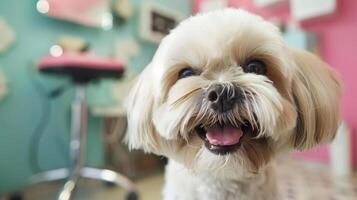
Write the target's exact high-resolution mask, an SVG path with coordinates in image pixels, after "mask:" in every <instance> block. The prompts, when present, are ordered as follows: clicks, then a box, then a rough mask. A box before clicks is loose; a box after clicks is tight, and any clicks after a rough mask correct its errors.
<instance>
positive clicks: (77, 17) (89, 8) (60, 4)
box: [46, 0, 110, 27]
mask: <svg viewBox="0 0 357 200" xmlns="http://www.w3.org/2000/svg"><path fill="white" fill-rule="evenodd" d="M46 1H47V2H48V5H49V10H48V12H47V13H46V15H48V16H50V17H55V18H58V19H63V20H67V21H72V22H76V23H80V24H83V25H87V26H95V27H99V26H101V23H102V17H103V14H105V13H106V12H110V1H109V0H46Z"/></svg>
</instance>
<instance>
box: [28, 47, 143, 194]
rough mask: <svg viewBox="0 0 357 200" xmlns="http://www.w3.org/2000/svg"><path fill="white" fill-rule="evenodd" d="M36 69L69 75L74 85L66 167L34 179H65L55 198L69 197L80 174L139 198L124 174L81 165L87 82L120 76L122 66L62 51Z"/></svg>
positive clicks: (35, 180) (41, 174)
mask: <svg viewBox="0 0 357 200" xmlns="http://www.w3.org/2000/svg"><path fill="white" fill-rule="evenodd" d="M39 69H40V71H41V72H43V73H47V74H56V75H57V74H59V75H65V76H69V77H71V79H72V81H73V82H74V84H75V85H76V93H75V98H74V100H73V102H72V123H71V141H70V158H71V166H70V167H69V168H62V169H55V170H51V171H47V172H43V173H40V174H37V175H35V176H34V177H33V179H32V180H33V183H35V184H38V183H43V182H47V181H57V180H67V181H66V183H65V184H64V186H63V188H62V190H61V191H60V193H59V195H58V198H57V199H58V200H70V199H72V196H73V195H72V194H73V192H74V190H75V188H76V186H77V183H78V180H79V179H80V178H89V179H95V180H100V181H104V182H108V183H112V184H114V185H117V186H121V187H123V188H124V189H126V190H127V192H128V195H127V199H128V200H136V199H138V195H137V193H136V189H135V185H134V184H133V183H132V181H130V180H129V179H128V178H126V177H125V176H123V175H121V174H119V173H117V172H114V171H111V170H107V169H97V168H91V167H86V166H84V161H85V157H86V155H85V149H86V140H87V115H88V107H87V103H86V98H85V96H86V93H85V88H86V85H87V84H88V83H89V82H91V81H94V80H98V79H100V78H116V79H118V78H121V76H122V74H123V72H124V70H125V67H124V65H123V64H122V63H120V62H118V61H116V60H113V59H103V58H98V57H95V56H94V55H91V54H87V53H64V54H62V55H61V56H59V57H53V56H48V57H45V58H43V59H42V60H41V61H40V64H39Z"/></svg>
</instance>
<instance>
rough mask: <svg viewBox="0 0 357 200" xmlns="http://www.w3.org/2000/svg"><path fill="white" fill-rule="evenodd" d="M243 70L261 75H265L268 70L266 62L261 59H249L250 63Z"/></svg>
mask: <svg viewBox="0 0 357 200" xmlns="http://www.w3.org/2000/svg"><path fill="white" fill-rule="evenodd" d="M243 70H244V72H246V73H255V74H259V75H264V74H266V72H267V69H266V65H265V63H264V62H263V61H260V60H251V61H249V62H248V64H247V65H246V66H245V67H243Z"/></svg>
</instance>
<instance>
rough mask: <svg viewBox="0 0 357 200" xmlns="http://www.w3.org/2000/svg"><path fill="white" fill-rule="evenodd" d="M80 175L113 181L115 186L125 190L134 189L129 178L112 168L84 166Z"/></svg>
mask: <svg viewBox="0 0 357 200" xmlns="http://www.w3.org/2000/svg"><path fill="white" fill-rule="evenodd" d="M81 176H82V177H84V178H89V179H95V180H99V181H106V182H109V183H113V184H115V185H116V186H121V187H123V188H124V189H125V190H127V191H135V190H136V188H135V185H134V183H133V182H131V180H129V179H128V178H127V177H125V176H123V175H121V174H119V173H117V172H115V171H112V170H108V169H96V168H91V167H85V168H83V169H82V170H81Z"/></svg>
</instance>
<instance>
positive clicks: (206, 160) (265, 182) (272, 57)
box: [126, 9, 340, 200]
mask: <svg viewBox="0 0 357 200" xmlns="http://www.w3.org/2000/svg"><path fill="white" fill-rule="evenodd" d="M339 100H340V85H339V82H338V80H337V78H336V76H335V73H334V72H333V71H332V70H331V69H330V68H329V67H328V66H327V64H325V63H324V62H322V61H321V60H320V59H319V58H317V57H316V56H314V55H312V54H310V53H307V52H305V51H301V50H295V49H291V48H289V47H288V46H287V45H286V44H285V43H284V41H283V39H282V37H281V35H280V32H279V30H278V29H277V28H276V27H275V26H274V25H272V24H270V23H268V22H266V21H264V20H263V19H262V18H260V17H258V16H255V15H252V14H250V13H248V12H246V11H243V10H235V9H226V10H222V11H215V12H210V13H207V14H202V15H198V16H195V17H191V18H189V19H187V20H185V21H184V22H182V23H181V24H180V25H179V26H178V27H177V28H175V29H174V30H172V31H171V33H170V34H169V35H168V36H167V37H165V38H164V40H163V41H162V43H161V44H160V46H159V49H158V50H157V52H156V54H155V56H154V58H153V60H152V61H151V63H150V64H149V65H148V66H147V67H146V68H145V70H144V71H143V72H142V74H141V75H140V77H139V79H138V81H137V83H136V85H135V86H134V87H133V89H132V92H131V94H130V97H129V101H128V134H127V137H126V139H127V141H128V144H129V146H130V147H131V148H142V149H144V150H145V151H147V152H152V153H155V154H158V155H164V156H166V157H168V158H169V159H170V162H169V165H168V166H167V169H166V185H165V189H164V198H165V199H166V200H219V199H227V200H230V199H240V200H253V199H254V200H277V199H279V196H278V194H277V191H276V184H275V176H274V170H273V160H274V159H275V158H276V157H277V156H278V155H280V154H284V153H287V152H290V151H292V150H295V149H297V150H304V149H308V148H311V147H314V146H315V145H317V144H320V143H324V142H329V141H330V140H331V139H332V138H333V137H334V135H335V133H336V130H337V127H338V124H339V115H338V114H339Z"/></svg>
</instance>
